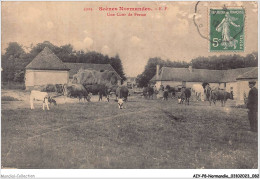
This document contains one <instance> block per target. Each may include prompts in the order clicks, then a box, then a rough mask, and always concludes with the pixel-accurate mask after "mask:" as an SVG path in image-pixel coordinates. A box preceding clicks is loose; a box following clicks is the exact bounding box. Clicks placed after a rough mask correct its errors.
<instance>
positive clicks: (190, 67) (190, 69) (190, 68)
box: [189, 65, 192, 73]
mask: <svg viewBox="0 0 260 179" xmlns="http://www.w3.org/2000/svg"><path fill="white" fill-rule="evenodd" d="M189 71H190V73H192V65H190V66H189Z"/></svg>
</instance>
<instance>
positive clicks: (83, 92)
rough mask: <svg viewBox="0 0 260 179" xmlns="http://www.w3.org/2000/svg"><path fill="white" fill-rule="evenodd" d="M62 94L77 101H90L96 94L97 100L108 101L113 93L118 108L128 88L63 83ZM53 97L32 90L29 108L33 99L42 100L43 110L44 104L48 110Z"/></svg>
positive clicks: (121, 105) (121, 106) (126, 96)
mask: <svg viewBox="0 0 260 179" xmlns="http://www.w3.org/2000/svg"><path fill="white" fill-rule="evenodd" d="M61 93H62V95H64V96H66V97H70V98H77V99H78V100H79V102H80V101H81V100H84V101H88V102H90V101H91V97H92V95H93V94H94V95H98V97H99V99H98V101H102V98H103V97H105V98H106V100H107V101H108V102H109V99H110V96H111V95H112V94H115V96H116V101H117V102H118V107H119V108H120V109H122V108H123V103H124V102H125V101H127V98H128V95H129V90H128V88H127V87H126V86H117V87H110V88H109V87H107V86H105V85H103V84H96V85H82V84H70V85H68V84H65V85H63V86H62V92H61ZM53 98H54V97H50V95H49V94H48V93H47V92H42V91H39V90H32V91H31V94H30V105H31V109H34V104H33V102H34V100H38V101H42V102H43V108H42V109H43V110H45V106H46V107H47V110H49V105H48V103H50V104H52V103H53V104H54V105H56V101H55V99H53Z"/></svg>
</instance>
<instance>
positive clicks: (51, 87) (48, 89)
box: [42, 84, 56, 92]
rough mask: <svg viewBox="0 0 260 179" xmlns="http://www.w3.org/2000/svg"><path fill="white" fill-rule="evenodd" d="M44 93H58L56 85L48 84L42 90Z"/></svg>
mask: <svg viewBox="0 0 260 179" xmlns="http://www.w3.org/2000/svg"><path fill="white" fill-rule="evenodd" d="M42 91H44V92H56V87H55V85H52V84H47V85H46V86H45V87H44V88H43V89H42Z"/></svg>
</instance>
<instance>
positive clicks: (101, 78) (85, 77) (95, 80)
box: [73, 69, 118, 86]
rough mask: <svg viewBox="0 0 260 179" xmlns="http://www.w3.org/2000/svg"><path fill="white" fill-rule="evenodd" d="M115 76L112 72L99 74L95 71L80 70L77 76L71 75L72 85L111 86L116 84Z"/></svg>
mask: <svg viewBox="0 0 260 179" xmlns="http://www.w3.org/2000/svg"><path fill="white" fill-rule="evenodd" d="M117 80H118V79H117V76H116V74H115V72H113V71H107V70H105V71H103V72H99V71H96V70H88V69H80V70H79V71H78V73H77V74H75V75H73V83H78V84H86V85H93V84H104V85H106V86H111V85H115V84H117Z"/></svg>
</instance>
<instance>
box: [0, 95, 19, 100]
mask: <svg viewBox="0 0 260 179" xmlns="http://www.w3.org/2000/svg"><path fill="white" fill-rule="evenodd" d="M1 99H2V101H19V100H18V99H16V98H14V97H12V96H2V98H1Z"/></svg>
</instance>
